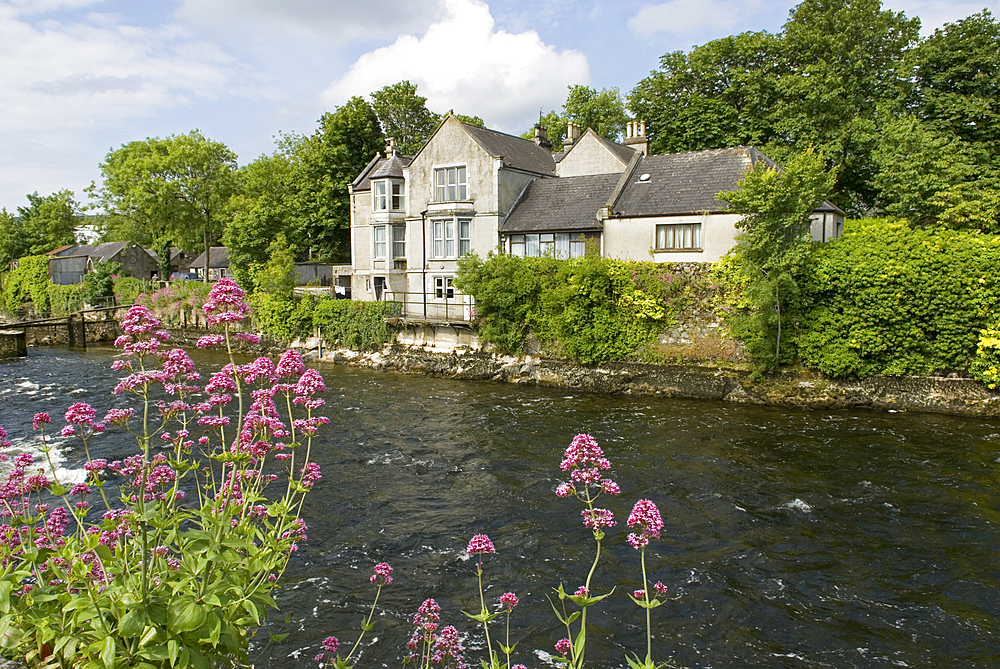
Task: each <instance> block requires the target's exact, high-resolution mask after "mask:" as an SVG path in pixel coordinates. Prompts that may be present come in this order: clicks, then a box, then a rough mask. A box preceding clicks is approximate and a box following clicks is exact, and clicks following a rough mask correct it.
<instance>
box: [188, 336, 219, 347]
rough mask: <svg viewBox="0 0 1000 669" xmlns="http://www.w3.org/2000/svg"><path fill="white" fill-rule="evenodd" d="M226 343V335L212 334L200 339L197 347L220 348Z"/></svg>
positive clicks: (196, 344)
mask: <svg viewBox="0 0 1000 669" xmlns="http://www.w3.org/2000/svg"><path fill="white" fill-rule="evenodd" d="M225 343H226V335H221V334H210V335H204V336H203V337H198V341H197V343H195V346H197V347H198V348H208V347H210V346H220V345H222V344H225Z"/></svg>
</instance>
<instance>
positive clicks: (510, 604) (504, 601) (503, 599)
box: [500, 592, 518, 611]
mask: <svg viewBox="0 0 1000 669" xmlns="http://www.w3.org/2000/svg"><path fill="white" fill-rule="evenodd" d="M517 604H518V599H517V595H515V594H514V593H513V592H505V593H503V594H502V595H500V606H502V607H504V608H505V609H507V610H508V611H510V610H511V609H513V608H514V607H515V606H517Z"/></svg>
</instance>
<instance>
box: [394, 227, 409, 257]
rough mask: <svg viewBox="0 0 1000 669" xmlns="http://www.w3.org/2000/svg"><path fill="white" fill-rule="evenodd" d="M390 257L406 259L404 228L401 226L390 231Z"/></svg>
mask: <svg viewBox="0 0 1000 669" xmlns="http://www.w3.org/2000/svg"><path fill="white" fill-rule="evenodd" d="M392 257H393V258H405V257H406V228H404V227H403V226H401V225H397V226H395V227H393V229H392Z"/></svg>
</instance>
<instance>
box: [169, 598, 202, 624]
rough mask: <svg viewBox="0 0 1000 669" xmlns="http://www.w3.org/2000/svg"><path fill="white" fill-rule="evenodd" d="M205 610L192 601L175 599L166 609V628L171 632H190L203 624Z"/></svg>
mask: <svg viewBox="0 0 1000 669" xmlns="http://www.w3.org/2000/svg"><path fill="white" fill-rule="evenodd" d="M205 616H206V613H205V609H204V608H203V607H201V606H199V605H198V603H197V602H195V601H194V600H193V599H187V598H183V599H176V600H174V601H172V602H171V603H170V605H169V606H168V607H167V627H168V628H169V629H170V630H171V631H173V632H190V631H191V630H195V629H198V628H199V627H201V625H202V623H204V622H205Z"/></svg>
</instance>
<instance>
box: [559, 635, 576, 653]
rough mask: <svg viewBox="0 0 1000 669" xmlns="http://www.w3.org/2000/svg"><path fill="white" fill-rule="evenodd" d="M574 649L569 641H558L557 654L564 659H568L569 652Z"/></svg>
mask: <svg viewBox="0 0 1000 669" xmlns="http://www.w3.org/2000/svg"><path fill="white" fill-rule="evenodd" d="M572 649H573V644H572V643H570V640H569V639H567V638H565V637H564V638H562V639H559V641H556V652H557V653H559V654H560V655H562V656H563V657H566V655H568V654H569V651H571V650H572Z"/></svg>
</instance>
